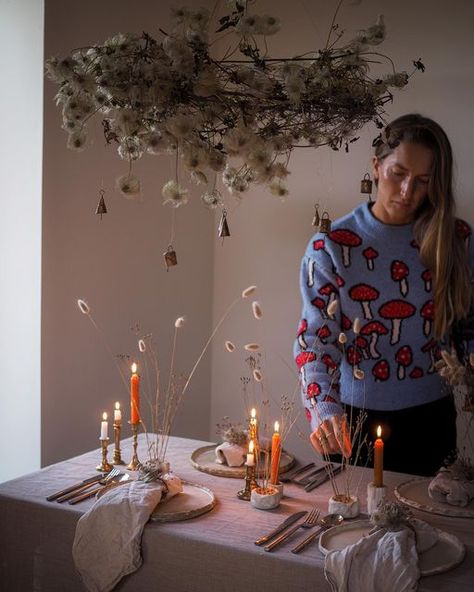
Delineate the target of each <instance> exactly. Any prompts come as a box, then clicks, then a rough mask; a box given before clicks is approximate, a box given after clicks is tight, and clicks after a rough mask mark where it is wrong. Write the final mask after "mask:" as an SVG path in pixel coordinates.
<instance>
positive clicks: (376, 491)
mask: <svg viewBox="0 0 474 592" xmlns="http://www.w3.org/2000/svg"><path fill="white" fill-rule="evenodd" d="M386 495H387V486H386V485H382V486H381V487H378V486H376V485H374V483H369V484H368V485H367V514H368V515H369V516H371V515H372V514H373V513H374V512H375V510H376V509H377V507H378V505H379V504H380V503H381V502H383V500H384V499H385V497H386Z"/></svg>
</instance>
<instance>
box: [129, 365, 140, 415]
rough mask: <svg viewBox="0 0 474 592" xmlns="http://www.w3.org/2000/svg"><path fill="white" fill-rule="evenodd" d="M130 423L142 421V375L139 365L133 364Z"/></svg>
mask: <svg viewBox="0 0 474 592" xmlns="http://www.w3.org/2000/svg"><path fill="white" fill-rule="evenodd" d="M130 410H131V414H130V423H139V421H140V376H139V375H138V374H137V365H136V364H135V362H134V363H133V364H132V376H131V377H130Z"/></svg>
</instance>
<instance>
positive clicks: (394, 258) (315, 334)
mask: <svg viewBox="0 0 474 592" xmlns="http://www.w3.org/2000/svg"><path fill="white" fill-rule="evenodd" d="M461 224H462V223H461ZM465 227H466V228H467V229H468V230H469V231H470V229H469V228H468V226H467V225H465ZM469 239H470V234H469V236H467V237H466V242H469ZM471 247H472V245H471V246H469V248H471ZM473 260H474V257H473V256H472V255H471V261H473ZM300 288H301V294H302V298H303V312H302V318H301V321H300V325H299V328H298V337H297V340H296V342H295V358H296V362H297V364H298V367H299V368H300V372H301V383H302V389H301V390H302V397H303V403H304V406H305V409H306V416H307V418H308V420H309V421H310V422H311V427H312V429H313V430H314V429H316V427H317V426H318V425H319V424H320V423H321V421H323V420H325V419H327V418H329V417H330V416H332V415H335V414H341V413H342V407H341V403H346V404H350V405H354V406H356V407H361V408H365V409H376V410H396V409H404V408H407V407H412V406H415V405H422V404H424V403H429V402H432V401H435V400H437V399H440V398H441V397H443V396H445V395H446V394H447V392H448V391H447V387H446V384H445V382H444V380H443V379H442V378H441V377H440V376H439V374H438V373H437V372H436V370H435V368H434V363H435V362H436V361H437V359H439V356H440V348H439V345H438V343H437V342H436V341H435V340H434V339H433V335H432V325H433V314H434V308H433V301H432V283H431V275H430V273H429V272H428V271H427V270H426V268H425V267H424V266H423V265H422V263H421V261H420V257H419V250H418V245H417V244H416V242H415V241H414V239H413V224H407V225H402V226H395V225H388V224H383V223H382V222H380V221H379V220H377V219H376V218H375V217H374V216H373V214H372V213H371V211H370V208H369V205H368V204H367V203H364V204H362V205H360V206H358V207H357V208H356V209H355V210H354V211H353V212H351V213H350V214H348V215H346V216H344V217H343V218H340V219H339V220H337V221H335V222H333V224H332V230H331V232H330V233H329V234H328V235H326V234H322V233H318V234H316V235H315V236H314V237H313V238H312V239H311V241H310V243H309V245H308V248H307V249H306V253H305V255H304V257H303V261H302V265H301V276H300ZM333 300H337V308H336V310H335V312H334V313H333V314H332V315H331V314H328V306H329V310H330V311H331V309H332V308H333V307H334V306H335V305H332V306H330V304H331V302H332V301H333ZM356 318H357V319H359V323H360V333H358V334H357V335H356V334H354V332H353V326H354V321H355V319H356ZM341 333H344V334H345V336H346V337H347V342H346V343H345V344H341V343H340V334H341ZM342 339H344V338H342ZM360 370H362V371H363V378H362V379H360V378H359V379H358V378H357V377H356V376H359V377H361V373H360Z"/></svg>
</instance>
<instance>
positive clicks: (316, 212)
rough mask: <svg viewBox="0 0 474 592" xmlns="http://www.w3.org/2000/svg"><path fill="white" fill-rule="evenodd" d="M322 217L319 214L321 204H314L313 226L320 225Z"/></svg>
mask: <svg viewBox="0 0 474 592" xmlns="http://www.w3.org/2000/svg"><path fill="white" fill-rule="evenodd" d="M320 222H321V217H320V215H319V204H314V216H313V226H319V223H320Z"/></svg>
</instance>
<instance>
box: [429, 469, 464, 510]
mask: <svg viewBox="0 0 474 592" xmlns="http://www.w3.org/2000/svg"><path fill="white" fill-rule="evenodd" d="M428 494H429V496H430V497H431V498H432V499H434V500H436V501H437V502H443V503H445V504H451V505H453V506H461V507H462V508H464V507H466V506H467V505H468V503H469V502H470V501H471V500H472V499H474V481H468V480H467V479H465V480H463V479H459V478H456V476H455V475H453V473H452V471H450V470H449V468H446V467H442V468H441V469H440V470H439V471H438V474H437V475H436V476H435V477H434V479H433V480H432V481H431V482H430V484H429V485H428Z"/></svg>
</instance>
